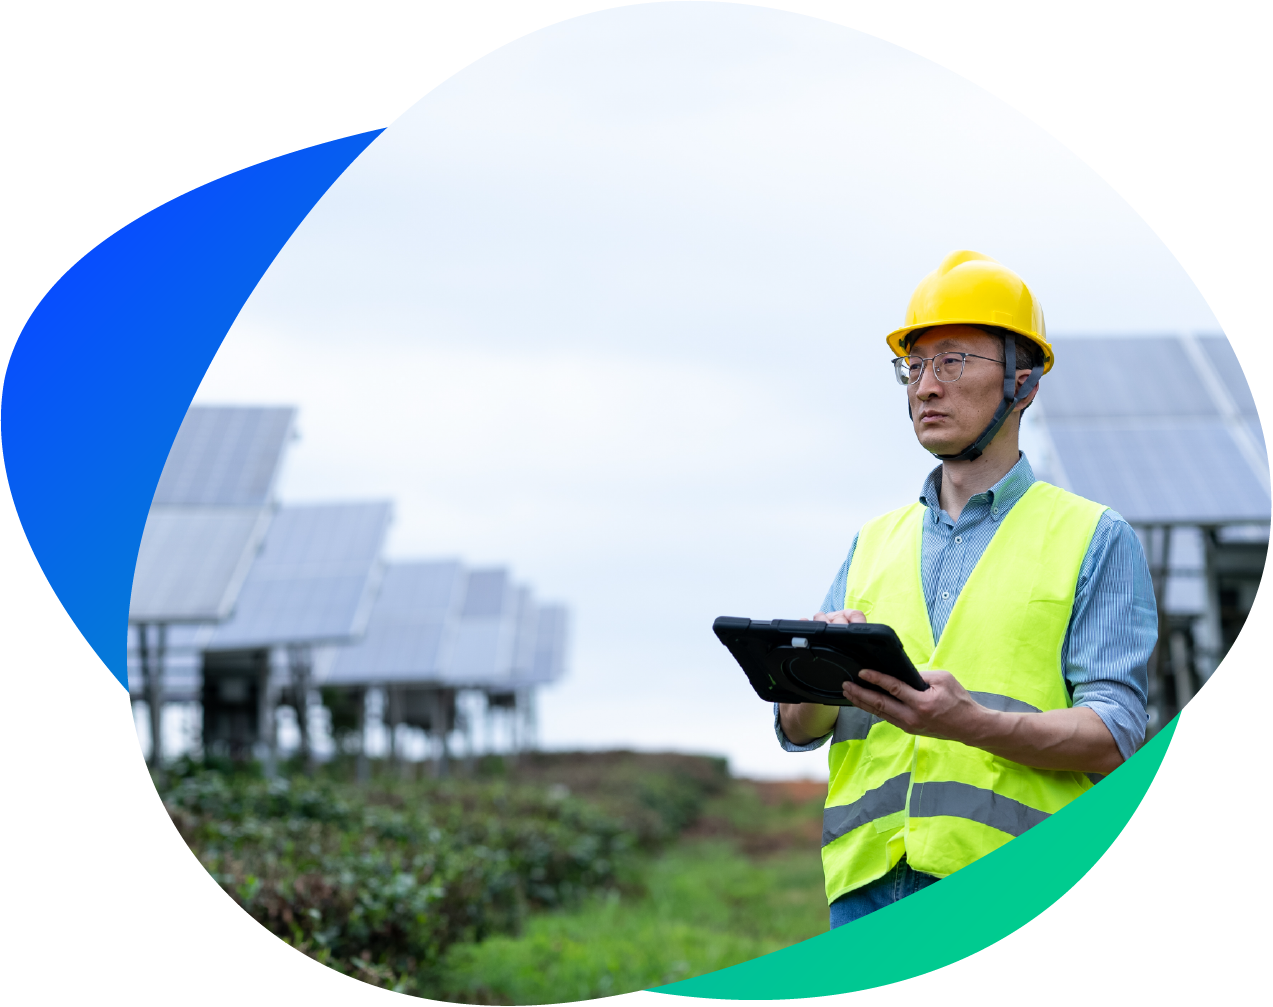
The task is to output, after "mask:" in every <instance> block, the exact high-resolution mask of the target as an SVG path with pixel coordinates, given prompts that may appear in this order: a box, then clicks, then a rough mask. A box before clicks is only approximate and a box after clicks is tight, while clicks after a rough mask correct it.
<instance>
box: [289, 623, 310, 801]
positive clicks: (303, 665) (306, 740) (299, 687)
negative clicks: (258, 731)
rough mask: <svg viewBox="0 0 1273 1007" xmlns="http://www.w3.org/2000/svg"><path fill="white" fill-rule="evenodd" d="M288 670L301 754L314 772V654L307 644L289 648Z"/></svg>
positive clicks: (304, 763)
mask: <svg viewBox="0 0 1273 1007" xmlns="http://www.w3.org/2000/svg"><path fill="white" fill-rule="evenodd" d="M287 670H288V673H289V675H290V677H291V680H292V698H293V701H294V703H295V707H296V727H297V729H298V730H299V731H300V736H301V738H300V742H301V748H300V756H301V764H302V765H303V766H304V767H305V772H306V773H307V774H308V775H310V776H312V775H313V774H314V745H313V739H312V737H311V736H310V730H309V693H310V688H311V672H312V670H313V655H312V653H311V651H310V648H309V647H308V645H306V644H290V645H289V646H288V648H287Z"/></svg>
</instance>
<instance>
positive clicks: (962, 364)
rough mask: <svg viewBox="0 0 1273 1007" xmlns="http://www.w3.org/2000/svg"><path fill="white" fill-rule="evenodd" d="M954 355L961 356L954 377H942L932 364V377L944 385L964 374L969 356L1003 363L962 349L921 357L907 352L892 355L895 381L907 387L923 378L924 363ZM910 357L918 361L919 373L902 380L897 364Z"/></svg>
mask: <svg viewBox="0 0 1273 1007" xmlns="http://www.w3.org/2000/svg"><path fill="white" fill-rule="evenodd" d="M954 356H958V357H961V358H962V359H961V360H960V362H959V373H958V374H957V375H955V377H953V378H951V379H950V380H947V379H946V378H943V377H942V376H941V375H940V374H938V373H937V367H936V365H934V367H933V377H935V378H936V379H937V380H938V381H940V382H941V383H942V384H944V385H953V384H954V383H955V382H956V381H958V380H959V379H960V378H962V377H963V376H964V368H966V367H967V366H968V358H969V357H973V358H974V359H976V360H989V361H990V362H991V363H992V364H998V365H999V366H1000V367H1002V366H1003V364H1004V361H1002V360H996V359H995V358H994V357H983V356H982V355H981V354H980V353H965V352H964V351H963V350H945V351H943V352H941V353H934V354H933V355H932V356H931V357H921V356H919V354H917V353H908V354H907V355H906V356H904V357H894V358H893V360H892V364H893V373H894V374H895V375H896V376H897V383H898V384H899V385H901V386H902V387H903V388H909V387H910V386H911V385H917V384H919V383H920V381H922V380H923V379H924V365H925V364H928V363H930V362H931V361H934V360H936V359H937V358H938V357H954ZM912 357H914V358H915V359H916V360H918V361H919V373H918V374H917V375H915V380H914V381H911V380H910V376H909V375H907V379H906V380H905V381H903V380H902V370H901V367H900V366H898V365H899V364H901V362H902V361H903V360H910V359H911V358H912Z"/></svg>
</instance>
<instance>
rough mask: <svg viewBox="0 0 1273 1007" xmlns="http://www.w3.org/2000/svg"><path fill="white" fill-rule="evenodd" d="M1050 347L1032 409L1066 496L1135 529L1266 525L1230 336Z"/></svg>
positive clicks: (1264, 496) (1253, 426) (1253, 421)
mask: <svg viewBox="0 0 1273 1007" xmlns="http://www.w3.org/2000/svg"><path fill="white" fill-rule="evenodd" d="M1053 342H1054V345H1055V347H1056V355H1057V366H1056V367H1055V368H1054V370H1053V371H1052V373H1050V374H1049V375H1048V376H1047V378H1045V379H1044V383H1043V384H1042V386H1041V391H1040V396H1039V405H1038V409H1039V414H1040V417H1041V419H1042V425H1043V426H1044V427H1045V429H1046V432H1047V434H1048V436H1049V437H1050V439H1051V442H1052V444H1053V446H1054V447H1055V450H1056V458H1057V460H1059V462H1060V470H1061V472H1063V473H1064V481H1066V482H1068V484H1069V488H1070V489H1072V490H1073V491H1074V492H1076V493H1079V494H1080V495H1082V496H1085V497H1089V498H1090V499H1093V500H1097V501H1099V502H1101V503H1105V504H1108V505H1109V506H1111V507H1113V508H1114V509H1115V510H1116V511H1118V512H1119V513H1120V514H1121V515H1122V516H1123V517H1124V518H1126V519H1127V520H1128V521H1131V522H1134V523H1141V524H1161V523H1178V524H1201V525H1208V524H1223V523H1230V522H1235V523H1236V522H1267V521H1268V520H1269V515H1270V506H1269V482H1268V478H1269V477H1268V459H1267V455H1266V454H1265V453H1264V443H1263V438H1262V436H1259V435H1260V433H1261V432H1260V430H1259V421H1258V419H1257V418H1256V417H1255V414H1254V401H1253V400H1252V398H1251V393H1250V389H1249V387H1248V386H1247V383H1246V380H1245V378H1244V377H1243V375H1242V371H1241V368H1240V367H1239V366H1238V363H1237V359H1236V357H1234V356H1233V351H1232V349H1231V348H1230V347H1229V346H1228V341H1227V340H1225V339H1224V338H1223V337H1202V338H1199V339H1197V340H1196V342H1193V343H1192V345H1191V341H1190V340H1189V339H1187V338H1158V337H1154V338H1143V339H1141V338H1130V337H1122V338H1112V339H1107V340H1106V339H1089V338H1057V339H1055V340H1054V341H1053Z"/></svg>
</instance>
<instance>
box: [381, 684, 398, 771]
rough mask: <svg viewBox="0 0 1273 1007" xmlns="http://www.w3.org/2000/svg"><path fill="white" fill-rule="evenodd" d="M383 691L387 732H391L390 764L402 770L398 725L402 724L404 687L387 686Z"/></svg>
mask: <svg viewBox="0 0 1273 1007" xmlns="http://www.w3.org/2000/svg"><path fill="white" fill-rule="evenodd" d="M382 691H383V694H384V697H385V702H384V722H385V730H386V731H388V732H389V763H390V765H392V766H393V767H394V768H395V769H397V768H400V767H399V762H398V725H399V724H401V723H402V686H400V685H386V686H385V687H384V689H383V690H382Z"/></svg>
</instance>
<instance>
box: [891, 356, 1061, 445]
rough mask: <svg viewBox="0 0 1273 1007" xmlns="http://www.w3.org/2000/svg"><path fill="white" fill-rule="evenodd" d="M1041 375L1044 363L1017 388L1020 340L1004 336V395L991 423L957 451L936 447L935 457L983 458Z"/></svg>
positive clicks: (908, 404) (1033, 369)
mask: <svg viewBox="0 0 1273 1007" xmlns="http://www.w3.org/2000/svg"><path fill="white" fill-rule="evenodd" d="M1041 377H1043V365H1042V364H1039V365H1038V366H1037V367H1034V368H1031V370H1030V376H1029V377H1028V378H1026V381H1025V384H1023V385H1022V386H1021V391H1019V392H1018V391H1017V341H1016V339H1015V338H1011V337H1007V336H1005V337H1004V340H1003V398H1002V399H1001V400H1000V402H999V405H998V407H996V409H995V414H994V416H993V418H991V420H990V425H989V426H988V427H986V429H985V430H983V431H981V436H980V437H978V438H977V439H976V440H975V441H973V442H972V443H971V444H969V445H968V446H967V447H966V448H964V449H963V450H962V451H960V452H959V453H958V454H955V455H939V454H938V453H937V452H936V451H934V452H932V455H933V457H934V458H940V459H941V460H942V461H944V462H965V461H967V462H970V461H972V460H973V459H974V458H980V457H981V452H983V451H985V450H986V445H987V444H989V443H990V442H991V441H992V440H994V439H995V434H997V433H998V432H999V431H1000V430H1001V429H1003V425H1004V424H1005V423H1007V422H1008V417H1009V416H1011V415H1012V410H1013V409H1014V408H1015V407H1016V406H1017V404H1018V403H1020V402H1021V401H1022V400H1023V399H1025V398H1026V396H1028V395H1029V394H1030V393H1031V392H1032V391H1034V386H1035V385H1037V384H1038V383H1039V378H1041ZM907 408H908V409H909V408H910V401H909V398H908V400H907Z"/></svg>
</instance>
